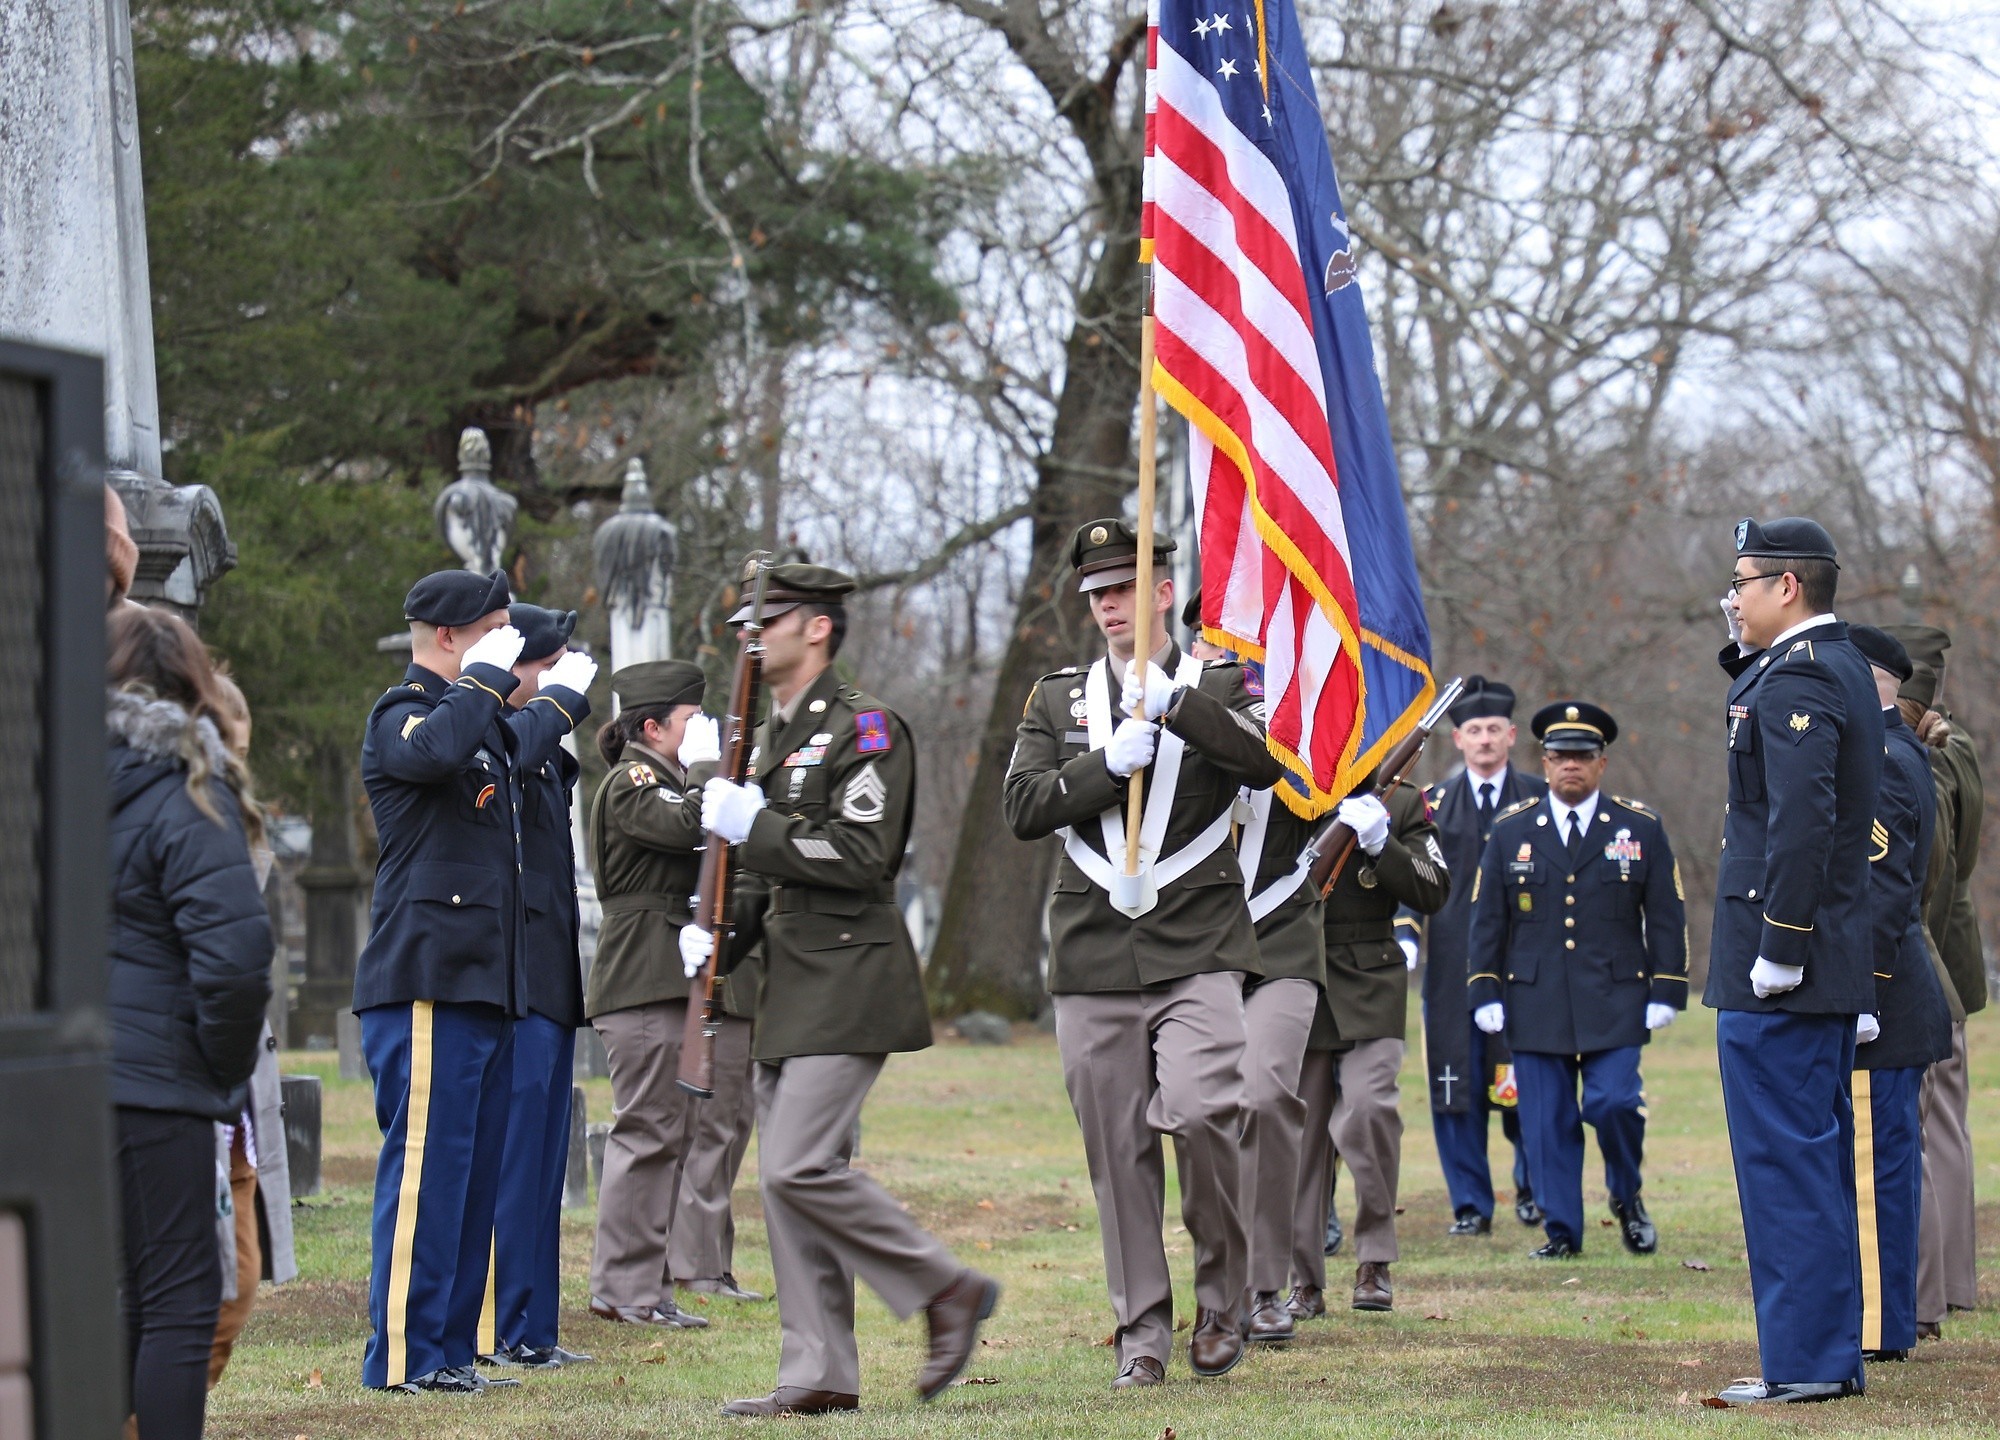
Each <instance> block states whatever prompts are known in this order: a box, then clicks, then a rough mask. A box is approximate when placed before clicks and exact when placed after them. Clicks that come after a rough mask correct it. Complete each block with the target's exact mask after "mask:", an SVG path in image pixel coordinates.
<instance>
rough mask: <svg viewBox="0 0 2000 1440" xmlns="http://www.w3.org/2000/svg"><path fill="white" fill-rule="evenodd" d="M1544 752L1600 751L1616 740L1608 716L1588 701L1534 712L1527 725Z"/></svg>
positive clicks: (1561, 702) (1560, 702)
mask: <svg viewBox="0 0 2000 1440" xmlns="http://www.w3.org/2000/svg"><path fill="white" fill-rule="evenodd" d="M1528 728H1529V729H1530V730H1532V731H1534V732H1535V738H1536V739H1537V740H1539V741H1541V742H1542V748H1543V749H1544V750H1557V751H1572V752H1574V751H1586V750H1602V749H1604V748H1605V747H1606V746H1608V745H1610V743H1611V742H1612V741H1613V740H1616V739H1617V738H1618V722H1617V721H1616V720H1613V719H1612V718H1611V712H1610V711H1608V710H1606V709H1604V708H1603V707H1602V706H1599V705H1593V704H1591V703H1590V702H1589V701H1588V700H1558V701H1556V702H1555V704H1553V705H1544V706H1543V707H1542V708H1541V709H1539V710H1537V711H1536V712H1535V718H1534V719H1533V720H1531V721H1530V722H1529V724H1528Z"/></svg>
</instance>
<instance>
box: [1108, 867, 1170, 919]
mask: <svg viewBox="0 0 2000 1440" xmlns="http://www.w3.org/2000/svg"><path fill="white" fill-rule="evenodd" d="M1159 903H1160V887H1159V885H1158V883H1157V882H1156V881H1155V880H1154V878H1153V862H1152V861H1150V860H1142V861H1140V862H1139V873H1138V874H1137V875H1127V874H1126V873H1125V872H1124V871H1123V870H1117V871H1114V872H1112V876H1111V908H1112V909H1113V910H1116V911H1117V912H1118V913H1119V914H1120V915H1123V916H1125V917H1126V918H1127V919H1128V920H1137V919H1138V918H1139V917H1140V916H1141V915H1144V914H1145V913H1146V912H1147V911H1149V910H1151V909H1152V908H1153V907H1154V906H1155V905H1157V904H1159Z"/></svg>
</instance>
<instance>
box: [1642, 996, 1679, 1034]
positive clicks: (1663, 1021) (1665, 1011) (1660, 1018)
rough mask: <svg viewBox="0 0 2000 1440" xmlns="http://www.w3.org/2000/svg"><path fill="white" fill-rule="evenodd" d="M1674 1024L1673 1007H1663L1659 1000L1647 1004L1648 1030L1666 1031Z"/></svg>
mask: <svg viewBox="0 0 2000 1440" xmlns="http://www.w3.org/2000/svg"><path fill="white" fill-rule="evenodd" d="M1673 1023H1674V1007H1673V1006H1671V1005H1662V1004H1661V1003H1660V1002H1659V1001H1657V1000H1650V1001H1648V1002H1647V1003H1646V1028H1647V1029H1648V1030H1664V1029H1666V1028H1667V1027H1668V1026H1669V1025H1671V1024H1673Z"/></svg>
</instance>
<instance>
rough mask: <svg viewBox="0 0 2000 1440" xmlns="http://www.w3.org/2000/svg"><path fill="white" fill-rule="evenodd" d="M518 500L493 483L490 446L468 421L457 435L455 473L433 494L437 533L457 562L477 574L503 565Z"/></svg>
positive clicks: (481, 431) (476, 428) (492, 570)
mask: <svg viewBox="0 0 2000 1440" xmlns="http://www.w3.org/2000/svg"><path fill="white" fill-rule="evenodd" d="M520 508H521V507H520V502H519V501H518V500H516V499H515V498H514V497H513V496H512V495H509V494H508V493H507V492H506V491H505V490H502V489H501V488H500V487H499V486H498V485H495V484H494V483H493V446H492V443H491V442H490V441H488V440H487V438H486V432H485V431H484V430H481V429H480V428H479V427H478V426H476V425H468V426H466V427H465V429H464V430H462V431H460V432H459V436H458V478H457V479H456V480H454V481H452V482H451V484H449V485H447V486H445V487H444V489H443V491H441V492H440V493H439V495H438V498H437V507H436V514H437V524H438V534H439V535H441V536H442V537H443V538H444V543H445V544H447V545H449V546H450V547H451V553H452V554H454V555H456V556H457V557H458V559H459V563H460V564H462V565H463V566H465V568H466V569H468V570H474V571H477V572H478V573H479V574H481V575H491V574H492V573H493V572H494V571H495V570H498V569H500V568H501V563H502V561H503V560H504V559H505V558H506V554H507V541H508V540H509V539H510V538H512V536H513V533H514V515H515V513H516V512H517V511H518V510H519V509H520Z"/></svg>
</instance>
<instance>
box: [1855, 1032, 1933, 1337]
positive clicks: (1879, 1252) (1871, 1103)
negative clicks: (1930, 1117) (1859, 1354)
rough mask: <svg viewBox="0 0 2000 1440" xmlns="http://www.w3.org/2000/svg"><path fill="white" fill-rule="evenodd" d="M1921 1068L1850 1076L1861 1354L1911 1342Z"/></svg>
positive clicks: (1920, 1187)
mask: <svg viewBox="0 0 2000 1440" xmlns="http://www.w3.org/2000/svg"><path fill="white" fill-rule="evenodd" d="M1924 1068H1925V1067H1923V1066H1922V1065H1912V1066H1908V1067H1902V1068H1898V1069H1894V1070H1856V1071H1855V1072H1854V1196H1855V1201H1856V1206H1855V1210H1856V1214H1857V1216H1858V1218H1859V1220H1860V1229H1861V1348H1862V1349H1863V1350H1910V1349H1914V1348H1915V1346H1916V1343H1917V1216H1918V1211H1919V1209H1920V1207H1921V1205H1922V1201H1923V1192H1924V1144H1923V1122H1922V1120H1921V1118H1920V1117H1919V1114H1918V1099H1919V1097H1920V1096H1921V1094H1922V1092H1923V1086H1924Z"/></svg>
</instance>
